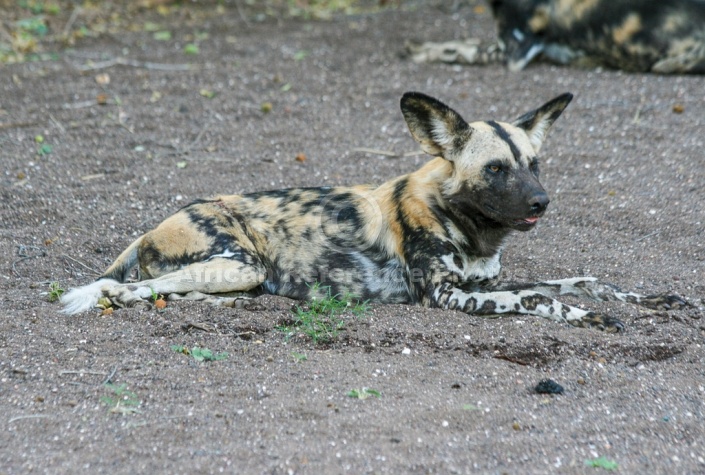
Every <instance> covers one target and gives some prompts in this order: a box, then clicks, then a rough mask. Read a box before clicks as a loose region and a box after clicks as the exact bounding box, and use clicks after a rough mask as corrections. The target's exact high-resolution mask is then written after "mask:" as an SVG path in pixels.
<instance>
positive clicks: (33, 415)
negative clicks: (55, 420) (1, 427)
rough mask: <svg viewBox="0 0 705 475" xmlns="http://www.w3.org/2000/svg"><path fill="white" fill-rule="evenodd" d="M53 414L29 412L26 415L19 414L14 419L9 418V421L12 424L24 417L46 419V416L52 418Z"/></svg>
mask: <svg viewBox="0 0 705 475" xmlns="http://www.w3.org/2000/svg"><path fill="white" fill-rule="evenodd" d="M51 417H53V416H50V415H48V414H29V415H26V416H17V417H13V418H12V419H10V420H8V421H7V423H8V424H11V423H13V422H17V421H21V420H22V419H44V418H51Z"/></svg>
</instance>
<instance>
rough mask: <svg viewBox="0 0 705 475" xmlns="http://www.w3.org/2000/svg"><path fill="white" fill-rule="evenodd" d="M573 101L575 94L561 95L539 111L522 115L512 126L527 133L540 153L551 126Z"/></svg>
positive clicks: (535, 149)
mask: <svg viewBox="0 0 705 475" xmlns="http://www.w3.org/2000/svg"><path fill="white" fill-rule="evenodd" d="M572 99H573V94H571V93H569V92H566V93H565V94H561V95H560V96H558V97H556V98H555V99H551V100H550V101H548V102H547V103H546V104H544V105H542V106H541V107H539V108H538V109H536V110H533V111H531V112H527V113H526V114H524V115H522V116H521V117H519V118H518V119H517V120H515V121H514V122H512V124H513V125H515V126H517V127H519V128H520V129H524V131H526V135H528V136H529V140H530V141H531V145H532V146H533V147H534V151H535V152H536V153H538V152H539V150H540V149H541V145H542V144H543V141H544V140H545V139H546V135H548V131H549V130H550V129H551V126H552V125H553V123H554V122H555V121H556V119H557V118H558V117H559V116H560V115H561V113H562V112H563V110H564V109H565V108H566V107H567V106H568V104H570V101H571V100H572Z"/></svg>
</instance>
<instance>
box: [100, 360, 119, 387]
mask: <svg viewBox="0 0 705 475" xmlns="http://www.w3.org/2000/svg"><path fill="white" fill-rule="evenodd" d="M117 370H118V367H117V365H116V366H114V367H113V370H112V371H111V372H110V374H109V375H108V377H107V378H105V380H104V381H103V382H102V383H101V384H102V385H103V386H105V385H106V384H108V383H109V382H111V381H112V380H113V377H114V376H115V373H117Z"/></svg>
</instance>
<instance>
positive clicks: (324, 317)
mask: <svg viewBox="0 0 705 475" xmlns="http://www.w3.org/2000/svg"><path fill="white" fill-rule="evenodd" d="M324 289H325V290H324ZM322 291H323V292H324V294H323V297H319V296H318V295H319V294H320V293H321V292H322ZM311 295H312V297H311V300H309V301H308V302H307V303H306V305H305V306H304V307H299V306H297V307H296V312H295V313H296V320H295V321H294V323H293V324H292V325H287V326H282V327H279V329H280V330H282V331H284V332H285V333H287V334H288V335H289V336H291V335H292V334H293V333H294V332H295V331H301V332H302V333H303V334H304V335H306V336H308V337H309V338H311V339H312V340H313V342H314V343H328V342H330V341H332V340H334V339H335V338H336V337H337V336H338V334H339V333H340V331H341V330H342V328H343V327H344V326H345V320H344V319H343V315H345V314H346V313H349V314H352V315H354V316H356V317H359V316H362V315H364V314H365V313H366V312H367V302H362V303H359V302H357V303H353V302H356V299H355V297H354V296H353V295H351V294H347V293H346V294H344V295H342V296H341V295H340V294H338V295H331V289H330V287H329V286H325V287H322V286H321V285H320V284H319V283H315V284H314V285H312V286H311Z"/></svg>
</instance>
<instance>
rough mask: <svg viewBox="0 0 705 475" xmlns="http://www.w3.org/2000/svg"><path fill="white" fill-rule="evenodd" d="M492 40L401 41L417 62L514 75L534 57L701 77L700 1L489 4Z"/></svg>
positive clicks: (703, 28) (511, 0)
mask: <svg viewBox="0 0 705 475" xmlns="http://www.w3.org/2000/svg"><path fill="white" fill-rule="evenodd" d="M489 3H490V7H491V9H492V14H493V15H494V18H495V22H496V25H497V35H498V39H497V41H496V42H494V43H489V44H483V42H482V41H480V40H478V39H469V40H466V41H450V42H446V43H424V44H421V45H414V44H411V43H410V44H408V45H407V47H408V49H409V51H410V53H411V54H412V57H413V58H414V60H415V61H417V62H425V61H429V62H430V61H442V62H447V63H454V62H457V63H467V64H486V63H491V62H498V61H505V62H506V63H507V66H508V68H509V69H510V70H511V71H520V70H522V69H524V67H526V65H527V64H529V62H531V60H532V59H533V58H535V57H536V56H539V55H541V56H542V57H543V58H545V59H548V60H549V61H552V62H554V63H558V64H574V65H577V66H583V67H596V66H605V67H608V68H613V69H622V70H625V71H632V72H654V73H662V74H683V73H691V74H703V73H705V1H704V0H668V1H666V0H489Z"/></svg>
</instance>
